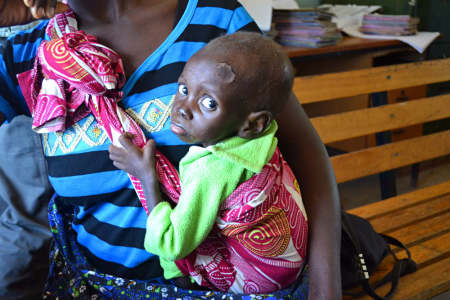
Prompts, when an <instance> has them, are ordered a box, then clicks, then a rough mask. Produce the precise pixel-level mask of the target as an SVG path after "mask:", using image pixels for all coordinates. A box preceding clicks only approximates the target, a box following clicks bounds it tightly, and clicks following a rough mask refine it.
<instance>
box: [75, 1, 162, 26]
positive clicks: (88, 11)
mask: <svg viewBox="0 0 450 300" xmlns="http://www.w3.org/2000/svg"><path fill="white" fill-rule="evenodd" d="M68 2H69V6H70V7H71V9H72V10H73V11H74V13H75V14H76V15H77V19H78V22H79V23H80V24H83V26H88V27H91V26H101V25H106V24H112V23H115V22H119V21H120V20H123V19H126V18H130V17H132V16H133V15H134V14H135V13H136V12H139V11H143V10H144V11H146V10H148V9H151V7H152V6H155V7H156V6H159V5H161V4H163V3H164V2H165V1H164V0H69V1H68Z"/></svg>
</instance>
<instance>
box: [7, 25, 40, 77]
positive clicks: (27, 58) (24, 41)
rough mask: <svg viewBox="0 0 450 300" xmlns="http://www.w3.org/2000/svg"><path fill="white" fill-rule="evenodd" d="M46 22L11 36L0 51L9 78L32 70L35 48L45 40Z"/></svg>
mask: <svg viewBox="0 0 450 300" xmlns="http://www.w3.org/2000/svg"><path fill="white" fill-rule="evenodd" d="M47 24H48V20H45V21H42V22H40V23H38V24H37V25H36V26H34V27H32V28H29V29H26V30H22V31H19V32H17V33H15V34H13V35H11V36H10V37H9V38H8V39H7V41H6V43H5V46H4V48H3V49H2V51H1V59H2V60H3V63H4V66H5V68H6V69H7V73H8V74H10V75H11V77H15V75H17V74H19V73H22V72H25V71H27V70H30V69H31V68H33V64H34V58H35V56H36V53H37V48H38V47H39V45H40V44H41V42H42V41H43V40H44V39H47V36H46V32H45V29H46V27H47Z"/></svg>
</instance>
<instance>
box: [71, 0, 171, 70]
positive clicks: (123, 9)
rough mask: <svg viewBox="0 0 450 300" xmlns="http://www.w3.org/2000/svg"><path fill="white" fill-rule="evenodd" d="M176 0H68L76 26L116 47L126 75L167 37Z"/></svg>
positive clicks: (105, 43)
mask: <svg viewBox="0 0 450 300" xmlns="http://www.w3.org/2000/svg"><path fill="white" fill-rule="evenodd" d="M177 3H178V0H69V6H70V7H71V8H72V10H73V12H74V13H75V14H76V16H77V21H78V27H79V29H82V30H84V31H85V32H87V33H89V34H92V35H94V36H96V37H97V38H98V41H99V42H100V43H102V44H104V45H105V46H108V47H110V48H112V49H114V50H115V51H117V52H118V53H119V54H120V56H121V57H122V60H123V63H124V68H125V71H126V74H127V75H130V74H131V73H133V72H134V71H135V70H136V69H137V68H138V67H139V66H140V65H141V64H142V62H143V61H144V60H145V59H146V58H147V57H148V56H149V55H150V54H151V53H152V52H153V51H154V50H155V49H156V48H157V47H158V46H159V45H161V43H162V42H163V41H164V40H165V39H166V38H167V36H168V35H169V34H170V32H171V30H172V26H173V23H174V20H175V15H176V10H177Z"/></svg>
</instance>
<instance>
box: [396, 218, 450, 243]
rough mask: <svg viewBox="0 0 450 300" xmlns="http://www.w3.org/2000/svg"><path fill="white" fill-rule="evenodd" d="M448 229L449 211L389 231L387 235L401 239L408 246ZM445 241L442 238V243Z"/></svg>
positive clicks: (449, 224) (438, 234) (449, 221)
mask: <svg viewBox="0 0 450 300" xmlns="http://www.w3.org/2000/svg"><path fill="white" fill-rule="evenodd" d="M448 231H450V212H446V213H443V214H441V215H437V216H434V217H431V218H427V219H425V220H422V221H419V222H416V223H413V224H411V225H409V226H406V227H402V228H399V229H397V230H394V231H391V232H389V235H390V236H393V237H394V238H396V239H398V240H399V241H401V242H402V243H403V244H404V245H405V246H407V247H410V246H412V245H415V244H418V243H422V242H423V241H424V240H427V239H430V238H432V237H435V236H440V235H441V234H442V233H445V232H448ZM448 241H450V239H449V240H448ZM446 242H447V241H445V240H444V243H446ZM449 249H450V246H449V248H448V250H449Z"/></svg>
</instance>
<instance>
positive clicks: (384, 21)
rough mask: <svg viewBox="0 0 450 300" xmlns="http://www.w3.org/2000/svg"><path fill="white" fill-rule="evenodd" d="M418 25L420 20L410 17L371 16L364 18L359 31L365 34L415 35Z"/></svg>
mask: <svg viewBox="0 0 450 300" xmlns="http://www.w3.org/2000/svg"><path fill="white" fill-rule="evenodd" d="M418 24H419V18H414V17H411V16H408V15H379V14H369V15H365V16H364V17H363V19H362V24H361V26H360V27H359V31H360V32H362V33H364V34H378V35H396V36H400V35H414V34H416V33H417V25H418Z"/></svg>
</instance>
